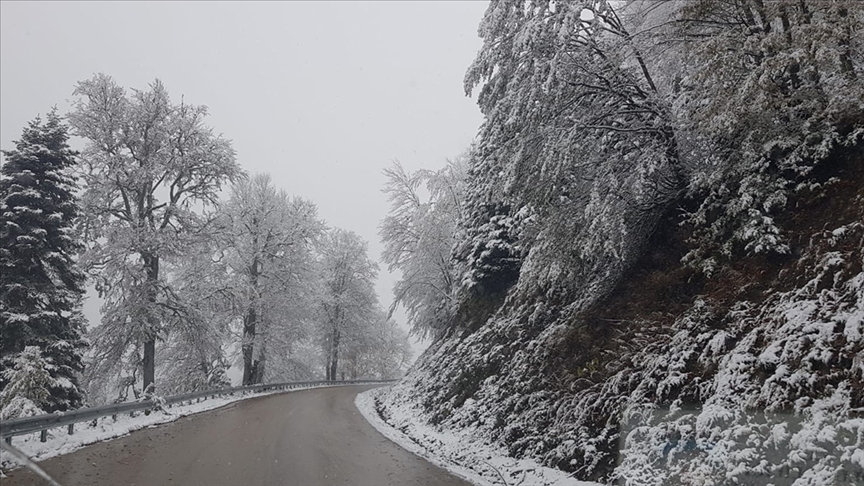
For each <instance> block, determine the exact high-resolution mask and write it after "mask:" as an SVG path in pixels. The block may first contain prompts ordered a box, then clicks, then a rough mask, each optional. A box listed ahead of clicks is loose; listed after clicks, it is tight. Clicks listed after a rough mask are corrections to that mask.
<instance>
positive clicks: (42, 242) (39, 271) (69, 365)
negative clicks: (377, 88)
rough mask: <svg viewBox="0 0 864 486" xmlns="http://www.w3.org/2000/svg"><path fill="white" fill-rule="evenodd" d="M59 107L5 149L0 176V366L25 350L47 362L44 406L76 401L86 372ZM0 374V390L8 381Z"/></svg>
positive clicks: (71, 184) (71, 156) (67, 155)
mask: <svg viewBox="0 0 864 486" xmlns="http://www.w3.org/2000/svg"><path fill="white" fill-rule="evenodd" d="M68 139H69V136H68V132H67V128H66V126H65V125H63V123H62V122H61V120H60V118H59V116H58V115H57V113H56V110H52V111H51V112H50V113H49V114H48V116H47V119H46V120H45V121H44V122H43V121H42V120H41V119H40V118H38V117H37V118H36V119H35V120H34V121H32V122H30V124H29V125H28V126H27V127H26V128H25V129H24V132H23V134H22V135H21V139H20V140H18V141H17V142H15V149H14V150H8V151H3V154H4V155H5V156H6V163H5V164H4V165H3V167H2V170H0V173H2V176H0V215H2V218H0V368H2V370H0V371H3V372H5V371H7V370H10V369H12V367H13V363H14V361H15V359H16V356H18V355H19V354H20V353H22V352H24V350H25V348H27V347H37V348H38V349H39V351H40V353H41V355H42V356H43V357H44V358H45V360H46V362H47V363H48V365H49V366H48V371H49V373H50V375H51V378H52V379H51V382H50V385H49V386H48V391H49V392H50V397H48V398H47V399H46V400H45V402H44V403H43V405H44V409H45V410H46V411H49V412H51V411H55V410H67V409H70V408H76V407H79V406H81V404H82V400H83V393H82V391H81V388H80V386H79V384H78V379H77V377H76V374H77V373H79V372H81V371H82V369H83V364H82V359H81V356H82V353H83V351H84V349H85V348H86V341H85V340H84V339H83V337H82V336H83V331H84V321H83V315H82V314H81V310H80V308H81V300H82V296H83V292H84V290H83V286H84V282H85V276H84V274H83V273H82V272H81V270H80V269H79V268H78V267H77V266H76V263H75V261H74V259H73V257H74V255H75V254H76V253H77V252H78V251H79V250H80V249H81V248H82V245H81V243H80V242H79V241H78V240H77V239H76V237H75V234H74V230H73V224H74V220H75V218H76V217H77V216H78V213H79V207H78V203H77V198H76V196H75V194H74V190H75V178H74V177H73V176H72V175H71V173H70V169H71V167H72V166H73V165H74V164H75V157H76V155H77V153H76V152H75V151H73V150H72V149H70V147H69V145H68V143H67V142H68ZM6 375H7V373H0V390H3V389H4V388H5V387H6V385H8V383H7V381H8V380H7V377H6Z"/></svg>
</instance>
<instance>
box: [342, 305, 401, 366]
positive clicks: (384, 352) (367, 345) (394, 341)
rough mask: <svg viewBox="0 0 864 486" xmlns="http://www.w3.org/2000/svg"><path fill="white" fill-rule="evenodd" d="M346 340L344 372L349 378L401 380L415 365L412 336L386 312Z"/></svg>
mask: <svg viewBox="0 0 864 486" xmlns="http://www.w3.org/2000/svg"><path fill="white" fill-rule="evenodd" d="M357 331H359V332H353V333H349V334H347V335H346V336H344V338H343V342H342V347H343V351H342V352H341V355H342V356H343V358H342V360H341V361H342V364H341V367H342V370H343V371H342V373H343V374H344V375H345V378H347V379H359V378H378V379H391V378H398V377H400V376H401V375H402V373H404V371H405V369H406V368H407V366H408V365H409V364H410V363H411V355H412V351H411V342H410V340H409V339H408V333H407V332H405V330H404V329H402V328H401V327H399V325H398V324H396V322H395V321H393V320H392V319H389V318H387V315H386V314H385V313H384V312H383V311H379V312H376V313H375V315H373V317H372V319H370V320H369V321H367V322H366V325H365V326H363V327H361V328H358V329H357Z"/></svg>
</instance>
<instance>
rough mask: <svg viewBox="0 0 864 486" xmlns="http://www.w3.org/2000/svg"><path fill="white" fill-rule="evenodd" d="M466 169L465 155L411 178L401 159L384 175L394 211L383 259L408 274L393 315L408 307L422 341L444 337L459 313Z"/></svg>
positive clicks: (397, 290) (384, 226)
mask: <svg viewBox="0 0 864 486" xmlns="http://www.w3.org/2000/svg"><path fill="white" fill-rule="evenodd" d="M466 167H467V163H466V161H465V156H462V157H459V158H457V159H456V160H453V161H449V162H448V164H447V165H446V166H445V167H443V168H442V169H440V170H438V171H428V170H421V171H417V172H415V173H413V174H409V173H406V172H405V169H404V168H403V167H402V165H401V164H400V163H399V162H398V161H397V162H395V163H394V164H393V167H391V168H388V169H386V170H385V171H384V175H385V176H386V177H387V183H386V185H385V187H384V192H385V193H386V194H387V197H388V199H389V200H390V212H389V213H388V215H387V217H386V218H384V221H382V223H381V227H380V230H379V234H380V236H381V241H382V242H383V243H384V251H383V253H382V254H381V257H382V259H383V260H384V262H386V263H387V264H388V268H389V269H390V271H394V270H399V271H400V272H401V273H402V277H401V278H400V279H399V281H398V282H396V284H395V285H394V287H393V293H394V295H395V298H394V300H393V304H392V305H391V307H390V313H391V314H392V312H393V310H394V309H395V308H396V306H399V305H402V306H404V307H405V309H406V310H407V311H408V320H409V323H410V324H411V330H412V332H414V333H416V334H418V335H420V336H422V337H426V336H432V337H438V336H440V335H441V334H442V333H443V332H444V331H446V330H447V328H448V327H449V325H450V323H451V320H452V318H453V314H454V312H455V292H456V289H457V288H458V281H457V275H456V269H455V267H454V263H453V260H452V258H451V252H452V251H453V246H454V245H455V244H456V241H457V240H456V225H457V221H458V220H459V218H460V215H461V213H462V201H463V198H464V187H463V186H464V184H463V181H464V179H465V170H466ZM424 189H425V191H424ZM423 192H425V194H424V193H423Z"/></svg>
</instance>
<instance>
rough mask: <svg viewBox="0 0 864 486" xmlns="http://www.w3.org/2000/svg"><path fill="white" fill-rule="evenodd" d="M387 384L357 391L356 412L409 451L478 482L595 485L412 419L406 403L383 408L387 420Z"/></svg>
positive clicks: (491, 484)
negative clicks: (380, 399) (384, 404)
mask: <svg viewBox="0 0 864 486" xmlns="http://www.w3.org/2000/svg"><path fill="white" fill-rule="evenodd" d="M388 389H389V387H379V388H373V389H372V390H368V391H366V392H363V393H360V394H358V395H357V398H356V399H355V401H354V403H355V404H356V405H357V409H358V410H360V413H361V414H362V415H363V416H364V417H365V418H366V420H368V421H369V423H370V424H372V426H373V427H375V428H376V429H377V430H378V431H379V432H381V434H382V435H384V436H385V437H387V438H388V439H390V440H392V441H393V442H395V443H397V444H399V445H400V446H402V447H403V448H405V449H407V450H408V451H411V452H413V453H414V454H417V455H418V456H420V457H422V458H424V459H426V460H427V461H429V462H431V463H432V464H435V465H436V466H439V467H442V468H444V469H446V470H448V471H450V472H451V473H453V474H455V475H456V476H459V477H461V478H463V479H465V480H466V481H470V482H471V483H474V484H476V485H479V486H501V485H505V486H517V485H519V486H599V484H600V483H592V482H585V481H578V480H576V479H573V478H571V477H569V475H568V474H567V473H565V472H563V471H559V470H557V469H552V468H548V467H544V466H541V465H539V464H537V463H536V462H534V461H532V460H529V459H514V458H512V457H507V454H506V452H504V451H503V450H501V449H500V448H496V447H494V446H492V445H489V444H487V443H484V442H482V441H479V440H477V439H476V438H474V437H470V436H469V435H468V434H461V433H455V432H452V431H442V430H439V429H436V428H435V427H432V426H430V425H428V424H425V423H420V422H419V421H418V420H417V419H418V417H419V416H421V414H420V413H418V411H417V410H414V409H413V408H412V406H411V405H410V404H407V403H405V404H401V405H399V406H395V407H391V408H389V409H388V415H389V416H388V417H387V420H385V419H384V418H382V416H381V414H380V412H379V405H378V397H379V396H380V395H381V394H382V393H386V391H387V390H388Z"/></svg>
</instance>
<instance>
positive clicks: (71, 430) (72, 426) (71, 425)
mask: <svg viewBox="0 0 864 486" xmlns="http://www.w3.org/2000/svg"><path fill="white" fill-rule="evenodd" d="M74 433H75V424H69V435H72V434H74Z"/></svg>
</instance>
